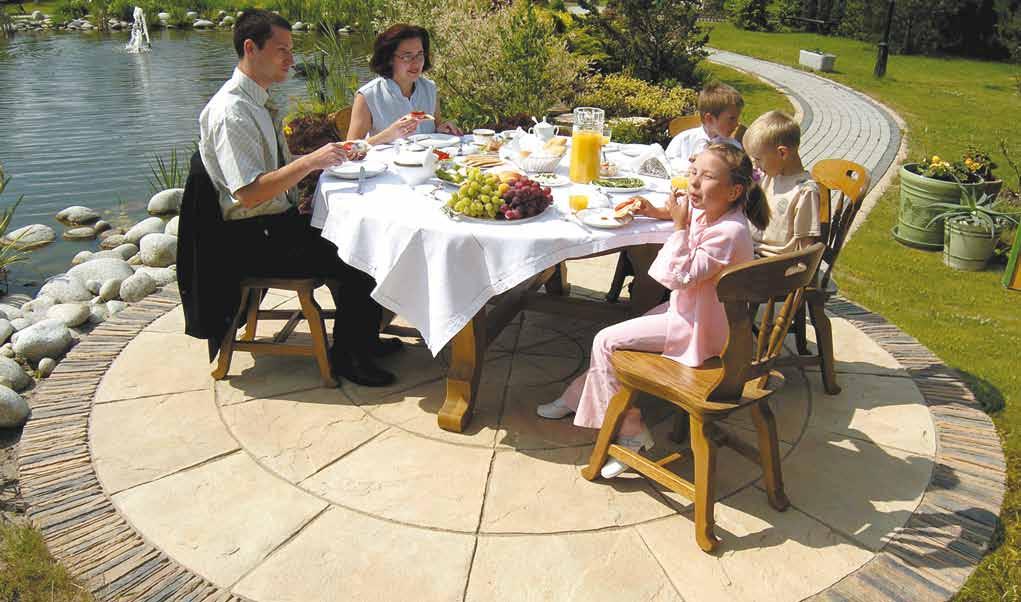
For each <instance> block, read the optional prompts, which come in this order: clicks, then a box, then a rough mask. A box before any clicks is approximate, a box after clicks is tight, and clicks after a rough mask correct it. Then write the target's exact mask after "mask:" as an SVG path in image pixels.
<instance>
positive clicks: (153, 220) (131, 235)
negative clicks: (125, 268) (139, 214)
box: [124, 217, 164, 245]
mask: <svg viewBox="0 0 1021 602" xmlns="http://www.w3.org/2000/svg"><path fill="white" fill-rule="evenodd" d="M163 228H164V225H163V220H161V219H160V218H158V217H148V218H146V219H144V220H142V221H140V222H138V223H137V224H135V225H134V226H132V228H131V229H130V230H128V231H127V233H126V234H125V235H124V237H125V238H126V239H127V242H129V243H131V244H133V245H137V244H138V241H140V240H142V238H143V237H144V236H145V235H147V234H153V233H154V232H163Z"/></svg>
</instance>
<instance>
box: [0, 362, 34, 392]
mask: <svg viewBox="0 0 1021 602" xmlns="http://www.w3.org/2000/svg"><path fill="white" fill-rule="evenodd" d="M30 384H32V377H31V376H29V375H28V374H25V370H24V369H23V368H22V367H21V364H19V363H18V362H16V361H14V360H13V359H11V358H9V357H0V385H2V386H4V387H7V388H9V389H14V390H15V391H24V390H25V389H27V388H28V386H29V385H30Z"/></svg>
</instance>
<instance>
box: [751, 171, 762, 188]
mask: <svg viewBox="0 0 1021 602" xmlns="http://www.w3.org/2000/svg"><path fill="white" fill-rule="evenodd" d="M762 176H763V173H762V170H761V169H759V168H757V167H756V168H753V169H752V182H755V183H756V184H758V183H759V182H761V181H762Z"/></svg>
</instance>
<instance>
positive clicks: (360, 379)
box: [330, 356, 397, 387]
mask: <svg viewBox="0 0 1021 602" xmlns="http://www.w3.org/2000/svg"><path fill="white" fill-rule="evenodd" d="M330 364H331V367H332V368H333V376H334V377H338V376H339V377H342V378H344V379H346V380H349V381H351V382H353V383H355V384H358V385H362V386H364V387H385V386H387V385H391V384H393V382H394V381H395V380H397V377H395V376H394V375H393V374H392V373H390V372H387V371H386V370H384V369H382V368H380V367H379V366H377V365H376V364H375V363H374V362H373V361H372V360H371V359H370V358H368V357H355V356H347V357H346V358H344V359H340V360H334V361H332V362H330Z"/></svg>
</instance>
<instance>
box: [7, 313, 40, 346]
mask: <svg viewBox="0 0 1021 602" xmlns="http://www.w3.org/2000/svg"><path fill="white" fill-rule="evenodd" d="M34 323H35V322H33V321H32V318H14V319H13V320H11V326H12V327H13V328H14V334H12V335H11V341H14V339H15V338H16V337H17V335H18V333H19V332H21V331H22V330H25V329H26V328H28V327H29V326H31V325H32V324H34Z"/></svg>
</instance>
